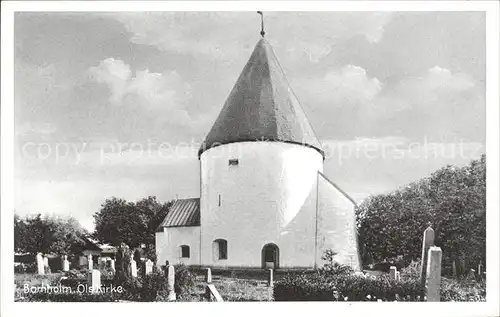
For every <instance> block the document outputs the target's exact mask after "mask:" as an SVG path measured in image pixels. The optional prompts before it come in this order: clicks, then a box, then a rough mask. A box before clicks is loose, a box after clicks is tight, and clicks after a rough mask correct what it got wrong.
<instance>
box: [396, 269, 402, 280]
mask: <svg viewBox="0 0 500 317" xmlns="http://www.w3.org/2000/svg"><path fill="white" fill-rule="evenodd" d="M396 281H401V274H400V272H399V271H397V272H396Z"/></svg>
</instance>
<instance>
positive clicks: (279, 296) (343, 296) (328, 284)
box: [273, 272, 423, 301]
mask: <svg viewBox="0 0 500 317" xmlns="http://www.w3.org/2000/svg"><path fill="white" fill-rule="evenodd" d="M422 294H423V289H422V287H421V286H420V284H419V282H418V280H406V281H395V280H391V279H389V278H388V277H384V276H380V277H377V278H370V277H366V276H359V275H353V274H349V275H328V274H322V273H320V272H318V273H315V274H307V275H306V274H302V273H289V274H287V275H286V276H284V278H283V279H281V280H279V281H277V282H276V283H275V284H274V288H273V295H274V300H275V301H373V300H375V301H376V300H383V301H395V300H397V301H419V300H420V299H421V298H420V296H421V295H422Z"/></svg>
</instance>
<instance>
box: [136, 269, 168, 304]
mask: <svg viewBox="0 0 500 317" xmlns="http://www.w3.org/2000/svg"><path fill="white" fill-rule="evenodd" d="M140 296H141V301H145V302H154V301H164V300H165V299H166V298H167V296H168V292H167V278H166V277H165V274H164V273H163V272H162V271H154V272H152V273H151V274H148V275H146V276H145V277H144V279H143V283H142V290H141V294H140Z"/></svg>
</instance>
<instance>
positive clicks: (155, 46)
mask: <svg viewBox="0 0 500 317" xmlns="http://www.w3.org/2000/svg"><path fill="white" fill-rule="evenodd" d="M264 15H265V28H266V38H267V41H268V42H269V43H270V45H271V46H272V47H273V49H274V51H275V53H276V55H277V58H278V60H279V61H280V63H281V66H282V68H283V70H284V72H285V74H286V75H287V78H288V81H289V82H290V85H291V87H292V89H293V91H294V92H295V94H296V95H297V97H298V99H299V101H300V103H301V105H302V107H303V108H304V110H305V112H306V114H307V116H308V117H309V120H310V121H311V124H312V126H313V128H314V130H315V132H316V134H317V137H318V139H319V140H320V142H321V143H322V144H323V147H324V149H325V153H326V159H325V163H324V172H325V174H326V176H327V177H329V178H330V179H331V180H332V181H334V182H335V183H336V184H337V185H339V186H340V187H341V188H342V189H343V190H344V191H346V192H347V193H348V194H349V195H350V196H352V197H353V198H354V199H355V200H356V201H357V202H358V203H360V202H362V201H363V199H365V198H366V197H368V196H370V195H376V194H380V193H385V192H390V191H392V190H395V189H397V188H400V187H402V186H405V185H406V184H408V183H409V182H412V181H415V180H418V179H420V178H422V177H426V176H428V175H430V174H431V173H432V172H434V171H435V170H437V169H439V168H440V167H442V166H445V165H447V164H452V165H458V166H461V165H464V164H467V163H469V162H470V160H472V159H475V158H478V157H479V156H480V155H481V154H483V153H485V138H486V136H485V126H486V122H485V120H486V118H485V112H486V106H485V77H486V74H485V72H486V70H485V64H486V57H485V15H484V13H482V12H265V13H264ZM259 32H260V16H259V15H257V14H256V13H255V12H176V13H173V12H150V13H148V12H126V13H125V12H124V13H121V12H115V13H99V12H94V13H83V12H79V13H42V12H31V13H16V16H15V39H14V42H15V43H14V44H15V45H14V50H15V65H14V68H15V78H14V81H15V83H14V86H15V89H14V90H15V91H14V93H15V96H14V103H15V108H14V113H15V186H16V188H15V208H16V212H17V213H18V214H21V215H28V214H35V213H42V214H49V215H62V216H72V217H75V218H76V219H78V220H79V221H80V223H81V224H82V225H83V226H84V227H86V228H88V229H92V227H93V218H92V215H93V214H94V213H95V212H96V211H98V210H99V208H100V205H101V204H102V203H103V202H104V200H105V199H107V198H110V197H112V196H115V197H120V198H124V199H127V200H131V201H135V200H138V199H141V198H144V197H147V196H156V197H157V198H158V199H159V200H160V201H168V200H171V199H175V198H188V197H199V161H198V158H197V155H196V152H197V150H198V147H199V146H200V144H201V142H202V141H203V139H204V137H205V135H206V134H207V133H208V131H209V129H210V128H211V126H212V124H213V122H214V121H215V118H216V117H217V115H218V113H219V111H220V110H221V109H222V106H223V104H224V101H225V100H226V98H227V96H228V94H229V92H230V91H231V89H232V87H233V85H234V83H235V81H236V79H237V77H238V75H239V74H240V72H241V70H242V69H243V67H244V65H245V63H246V61H247V60H248V58H249V57H250V54H251V52H252V50H253V48H254V46H255V45H256V43H257V42H258V40H259V39H260V35H259Z"/></svg>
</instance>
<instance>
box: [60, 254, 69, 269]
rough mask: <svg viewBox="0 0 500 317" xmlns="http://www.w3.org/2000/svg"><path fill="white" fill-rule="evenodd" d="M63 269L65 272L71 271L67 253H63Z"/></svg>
mask: <svg viewBox="0 0 500 317" xmlns="http://www.w3.org/2000/svg"><path fill="white" fill-rule="evenodd" d="M62 269H63V272H67V271H69V261H68V256H67V255H63V261H62Z"/></svg>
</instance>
